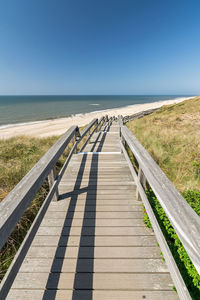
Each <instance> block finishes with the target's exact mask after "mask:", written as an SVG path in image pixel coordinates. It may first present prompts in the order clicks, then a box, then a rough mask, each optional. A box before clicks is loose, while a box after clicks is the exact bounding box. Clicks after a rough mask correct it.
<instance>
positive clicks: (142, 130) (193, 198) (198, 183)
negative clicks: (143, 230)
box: [127, 97, 200, 300]
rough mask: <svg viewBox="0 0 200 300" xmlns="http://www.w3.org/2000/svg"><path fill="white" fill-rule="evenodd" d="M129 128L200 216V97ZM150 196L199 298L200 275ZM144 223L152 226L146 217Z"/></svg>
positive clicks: (190, 287) (187, 283)
mask: <svg viewBox="0 0 200 300" xmlns="http://www.w3.org/2000/svg"><path fill="white" fill-rule="evenodd" d="M127 126H128V127H129V129H130V130H131V131H132V132H133V133H134V134H135V135H136V137H137V138H138V139H139V141H140V142H141V143H142V144H143V146H144V147H145V148H146V149H147V150H148V152H149V153H150V154H151V156H152V157H153V158H154V160H155V161H156V162H157V163H158V164H159V166H160V167H161V168H162V169H163V171H164V172H165V173H166V174H167V176H168V177H169V179H170V180H171V181H172V182H173V183H174V185H175V186H176V187H177V189H178V190H179V191H180V192H182V195H183V197H185V199H186V201H187V202H188V203H189V204H190V205H191V207H192V208H193V209H194V210H195V212H196V213H197V214H199V215H200V206H199V205H200V97H196V98H195V99H191V100H187V101H184V102H182V103H180V104H177V105H170V106H166V107H163V108H161V109H160V110H158V111H157V112H155V113H153V114H152V115H149V116H146V117H144V118H142V119H138V120H135V121H132V122H130V123H129V124H127ZM147 195H148V198H149V201H150V203H151V206H152V208H153V210H154V213H155V215H156V217H157V219H158V222H159V224H160V226H161V228H162V231H163V233H164V235H165V238H166V240H167V242H168V246H169V247H170V249H171V252H172V253H173V256H174V258H175V260H176V263H177V265H178V267H179V270H180V272H181V274H182V276H183V278H184V280H185V283H186V286H187V288H188V290H189V292H190V294H191V297H192V299H195V300H196V299H200V276H199V275H198V273H197V271H196V269H195V268H194V266H193V264H192V262H191V261H190V259H189V257H188V255H187V253H186V251H185V249H184V248H183V246H182V244H181V243H180V240H179V238H178V236H177V235H176V233H175V232H174V229H173V227H172V226H171V224H170V222H169V220H168V218H167V216H166V215H165V213H164V211H163V209H162V207H161V205H160V204H159V202H158V200H157V199H156V198H155V196H154V195H153V193H152V191H148V193H147ZM144 221H145V223H146V224H147V226H148V227H151V225H150V222H149V219H148V216H147V214H145V215H144Z"/></svg>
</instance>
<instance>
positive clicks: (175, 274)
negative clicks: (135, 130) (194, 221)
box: [120, 141, 191, 300]
mask: <svg viewBox="0 0 200 300" xmlns="http://www.w3.org/2000/svg"><path fill="white" fill-rule="evenodd" d="M120 144H121V149H122V152H123V153H124V156H125V158H126V160H127V163H128V165H129V168H130V172H131V174H132V176H133V179H134V181H135V183H136V186H137V193H138V194H139V195H140V198H141V200H142V202H143V204H144V206H145V209H146V211H147V213H148V217H149V219H150V221H151V225H152V228H153V231H154V234H155V236H156V239H157V241H158V243H159V246H160V249H161V251H162V254H163V257H164V258H165V262H166V264H167V266H168V269H169V271H170V274H171V277H172V280H173V282H174V285H175V287H176V290H177V293H178V295H179V297H180V299H181V300H190V299H191V297H190V294H189V292H188V290H187V287H186V285H185V282H184V280H183V278H182V276H181V274H180V272H179V269H178V267H177V265H176V262H175V260H174V258H173V256H172V253H171V250H170V249H169V246H168V244H167V241H166V239H165V237H164V235H163V233H162V230H161V228H160V226H159V223H158V221H157V219H156V216H155V215H154V212H153V209H152V207H151V204H150V203H149V200H148V198H147V195H146V193H145V190H144V187H143V185H142V182H140V181H141V180H140V176H139V172H138V174H137V173H136V171H135V169H134V167H133V164H132V162H131V160H130V158H129V156H128V153H127V151H126V149H125V147H124V145H123V143H122V141H121V143H120ZM140 174H141V173H140Z"/></svg>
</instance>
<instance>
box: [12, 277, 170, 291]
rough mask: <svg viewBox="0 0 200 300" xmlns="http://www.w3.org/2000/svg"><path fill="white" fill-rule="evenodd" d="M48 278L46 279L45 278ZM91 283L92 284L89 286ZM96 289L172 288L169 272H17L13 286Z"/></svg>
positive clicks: (19, 287) (20, 287) (21, 287)
mask: <svg viewBox="0 0 200 300" xmlns="http://www.w3.org/2000/svg"><path fill="white" fill-rule="evenodd" d="M48 277H50V278H49V280H48V281H47V279H48ZM91 284H92V286H91ZM46 285H47V289H57V288H58V289H73V287H74V288H75V289H91V287H92V288H93V289H98V290H105V289H107V290H120V289H121V290H139V289H140V290H169V291H171V290H172V287H173V284H172V282H171V278H170V275H169V274H165V273H158V274H156V273H153V274H151V276H149V274H145V273H144V274H143V273H137V274H133V273H130V274H126V273H124V274H119V273H104V274H101V273H95V274H92V273H84V274H83V273H77V274H76V278H75V280H74V274H73V273H60V274H58V273H51V274H50V276H49V273H32V274H31V273H18V275H17V277H16V280H15V282H14V284H13V288H18V289H27V288H30V289H45V287H46Z"/></svg>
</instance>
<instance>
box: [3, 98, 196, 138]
mask: <svg viewBox="0 0 200 300" xmlns="http://www.w3.org/2000/svg"><path fill="white" fill-rule="evenodd" d="M195 97H196V96H194V97H182V98H175V99H172V100H162V101H157V102H150V103H143V104H134V105H129V106H123V107H120V108H110V109H106V110H100V111H93V112H89V113H84V114H76V115H72V116H70V117H64V118H56V119H49V120H41V121H33V122H27V123H18V124H8V125H3V126H1V127H0V139H8V138H11V137H16V136H19V135H28V136H33V137H47V136H53V135H61V134H63V133H64V132H65V131H66V130H68V128H70V127H71V126H72V125H78V126H84V125H86V124H88V123H90V122H91V121H92V119H94V118H101V117H102V116H103V115H105V114H107V115H108V116H114V115H115V116H117V115H119V114H120V115H123V116H126V115H132V114H135V113H139V112H142V111H145V110H148V109H153V108H160V107H162V106H163V105H170V104H175V103H180V102H182V101H184V100H188V99H192V98H195Z"/></svg>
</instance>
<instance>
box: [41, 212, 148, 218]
mask: <svg viewBox="0 0 200 300" xmlns="http://www.w3.org/2000/svg"><path fill="white" fill-rule="evenodd" d="M67 216H68V218H74V219H76V218H78V219H83V216H84V218H85V219H93V218H94V217H95V218H96V219H99V218H100V219H126V218H127V219H128V218H129V219H132V218H133V219H134V218H136V219H138V218H142V217H143V212H140V211H138V212H133V211H132V212H96V213H95V215H94V213H93V212H86V213H85V214H84V212H75V213H73V212H69V213H68V214H67ZM46 217H48V218H49V219H64V218H66V212H60V211H56V212H51V211H47V213H46Z"/></svg>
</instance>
